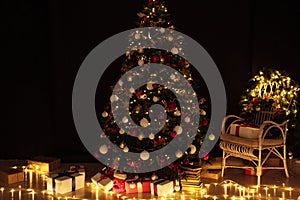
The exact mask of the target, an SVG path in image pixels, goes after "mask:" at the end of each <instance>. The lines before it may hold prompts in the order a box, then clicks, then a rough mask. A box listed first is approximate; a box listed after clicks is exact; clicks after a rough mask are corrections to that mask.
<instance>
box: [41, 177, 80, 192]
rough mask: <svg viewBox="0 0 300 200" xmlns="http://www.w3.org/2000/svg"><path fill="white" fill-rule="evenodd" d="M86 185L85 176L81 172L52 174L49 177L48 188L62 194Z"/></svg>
mask: <svg viewBox="0 0 300 200" xmlns="http://www.w3.org/2000/svg"><path fill="white" fill-rule="evenodd" d="M70 183H71V184H70ZM84 185H85V184H84V176H83V175H82V174H79V173H69V172H65V173H60V174H52V175H50V176H48V178H47V190H49V191H53V192H56V193H60V194H64V193H67V192H71V191H75V190H78V189H80V188H83V187H84Z"/></svg>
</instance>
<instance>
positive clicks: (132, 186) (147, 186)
mask: <svg viewBox="0 0 300 200" xmlns="http://www.w3.org/2000/svg"><path fill="white" fill-rule="evenodd" d="M151 182H152V181H151V180H150V179H144V180H138V179H127V180H126V182H125V190H126V193H130V194H133V193H148V192H149V193H150V192H151Z"/></svg>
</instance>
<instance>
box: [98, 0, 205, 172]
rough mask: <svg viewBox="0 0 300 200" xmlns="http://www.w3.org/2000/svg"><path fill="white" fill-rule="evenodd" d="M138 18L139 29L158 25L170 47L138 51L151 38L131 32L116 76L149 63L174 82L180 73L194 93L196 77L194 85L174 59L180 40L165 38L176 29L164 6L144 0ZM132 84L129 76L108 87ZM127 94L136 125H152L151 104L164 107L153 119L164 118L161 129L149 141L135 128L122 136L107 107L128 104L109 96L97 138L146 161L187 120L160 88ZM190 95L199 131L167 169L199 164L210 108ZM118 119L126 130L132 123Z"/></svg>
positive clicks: (187, 67)
mask: <svg viewBox="0 0 300 200" xmlns="http://www.w3.org/2000/svg"><path fill="white" fill-rule="evenodd" d="M137 16H138V20H137V26H138V27H157V29H156V31H157V34H161V35H162V37H163V36H164V41H162V42H165V43H168V45H171V46H172V48H171V50H170V51H165V50H160V49H155V48H140V47H139V41H140V40H142V39H143V38H145V37H147V38H150V37H151V36H150V35H145V33H142V32H139V31H136V32H133V33H132V34H131V35H130V36H129V45H128V46H129V49H128V51H127V52H126V54H125V55H124V56H123V57H122V59H123V62H122V67H121V75H123V74H126V73H128V72H129V71H130V70H131V69H134V68H136V67H139V66H145V65H147V64H149V63H157V64H163V65H166V66H169V67H170V68H172V69H175V70H176V71H177V72H176V73H174V74H172V75H171V76H170V78H171V80H172V81H174V82H177V81H179V80H178V79H179V77H180V76H179V74H180V75H181V76H183V77H184V79H186V80H187V82H188V83H189V84H190V85H191V86H192V87H193V88H194V91H197V90H198V89H199V78H196V79H197V81H194V79H195V78H194V68H193V66H192V65H191V64H190V63H189V62H188V61H187V60H185V59H184V58H182V57H181V56H179V55H178V53H179V52H182V51H184V49H183V48H182V36H178V35H175V34H174V35H172V34H170V35H164V33H165V30H166V29H172V30H173V29H174V28H175V27H174V25H173V23H172V19H171V17H170V14H169V13H168V11H167V8H166V6H165V3H164V2H162V3H159V2H158V1H157V0H149V1H148V2H147V4H146V5H145V6H144V8H143V10H142V11H141V12H139V13H138V14H137ZM151 42H153V41H151ZM140 76H142V75H140ZM140 78H143V77H140ZM132 82H133V77H131V76H128V77H127V79H126V80H125V81H119V82H118V83H117V84H116V85H115V86H114V87H113V89H114V90H123V89H122V88H123V85H127V84H131V83H132ZM129 92H130V102H129V109H128V112H129V114H130V118H131V119H132V120H133V122H134V123H135V124H137V125H139V126H141V127H144V128H148V127H149V128H150V127H151V126H150V124H151V123H152V122H151V119H150V117H149V115H150V114H151V109H149V108H150V107H151V106H153V105H154V104H159V105H161V106H162V107H164V109H165V111H166V114H167V117H166V118H165V116H163V115H162V116H158V121H160V120H166V123H165V125H164V126H163V128H162V130H161V131H160V132H159V133H151V134H150V135H149V137H148V138H145V137H144V135H143V134H142V133H141V132H138V131H135V130H133V131H131V132H130V133H128V132H125V131H124V130H123V129H122V128H120V127H119V126H118V125H117V123H116V120H115V118H114V108H112V106H111V105H112V103H113V102H116V101H118V106H117V107H119V106H123V103H124V107H126V106H128V105H125V104H126V102H120V99H119V97H118V96H116V95H111V97H110V102H108V103H107V104H106V106H105V107H104V109H103V111H102V113H101V115H100V116H99V121H100V125H101V127H102V130H103V133H102V134H104V135H105V136H106V137H108V138H109V139H110V141H111V142H112V143H113V144H115V145H116V146H118V147H119V148H121V149H123V151H124V152H136V153H141V158H142V159H143V157H145V159H147V156H148V152H152V151H155V150H157V149H161V148H163V147H164V146H166V145H168V144H169V143H170V141H172V140H173V139H174V137H176V135H179V134H181V132H182V128H181V126H180V120H181V118H184V120H185V121H186V122H189V120H190V118H189V117H187V116H185V113H182V109H181V107H180V102H179V101H178V99H177V98H176V94H174V93H172V91H171V90H169V89H168V88H166V87H165V86H164V85H160V84H157V83H155V82H148V83H147V84H145V85H143V86H141V87H139V88H138V89H134V88H130V90H129ZM185 92H186V91H184V90H182V91H180V90H178V91H176V93H185ZM194 95H195V96H196V97H197V101H198V102H197V104H198V107H199V109H198V110H195V112H196V114H197V115H199V116H200V117H199V122H197V124H199V126H198V132H197V133H196V135H195V139H194V141H193V142H192V144H190V146H189V147H188V148H187V149H186V151H185V152H176V157H177V158H178V159H177V160H176V161H175V162H174V163H172V164H171V165H169V167H170V168H171V170H172V171H177V169H179V166H180V165H181V164H188V163H191V162H199V150H200V147H201V144H202V141H203V139H204V137H205V134H206V131H207V128H208V124H209V118H208V114H207V113H208V112H209V106H208V104H207V103H208V101H207V100H206V99H205V98H202V97H199V96H198V94H194ZM187 96H188V95H187ZM187 100H188V99H187ZM127 103H128V102H127ZM121 121H122V123H125V124H127V126H131V125H132V124H130V123H131V122H130V120H129V119H128V117H123V118H122V120H121ZM192 123H193V122H192ZM158 124H160V122H158ZM100 153H101V149H100ZM98 156H101V155H98ZM208 158H209V156H208V155H207V156H205V157H204V160H207V159H208ZM160 162H164V158H160ZM128 165H129V167H138V166H139V163H138V162H136V161H132V162H131V161H128ZM121 170H122V169H121Z"/></svg>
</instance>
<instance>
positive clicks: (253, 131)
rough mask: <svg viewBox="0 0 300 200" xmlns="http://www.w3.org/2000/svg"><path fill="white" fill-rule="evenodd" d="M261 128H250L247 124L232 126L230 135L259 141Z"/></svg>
mask: <svg viewBox="0 0 300 200" xmlns="http://www.w3.org/2000/svg"><path fill="white" fill-rule="evenodd" d="M258 133H259V128H255V127H250V126H248V125H245V124H231V125H230V133H229V134H230V135H235V136H239V137H243V138H249V139H257V138H258Z"/></svg>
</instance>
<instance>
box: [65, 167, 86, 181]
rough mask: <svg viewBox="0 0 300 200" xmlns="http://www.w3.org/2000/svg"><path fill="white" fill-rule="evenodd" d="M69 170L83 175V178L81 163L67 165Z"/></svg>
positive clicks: (83, 172)
mask: <svg viewBox="0 0 300 200" xmlns="http://www.w3.org/2000/svg"><path fill="white" fill-rule="evenodd" d="M69 172H76V173H79V174H82V175H83V179H84V180H85V167H84V166H82V165H72V166H70V167H69Z"/></svg>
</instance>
